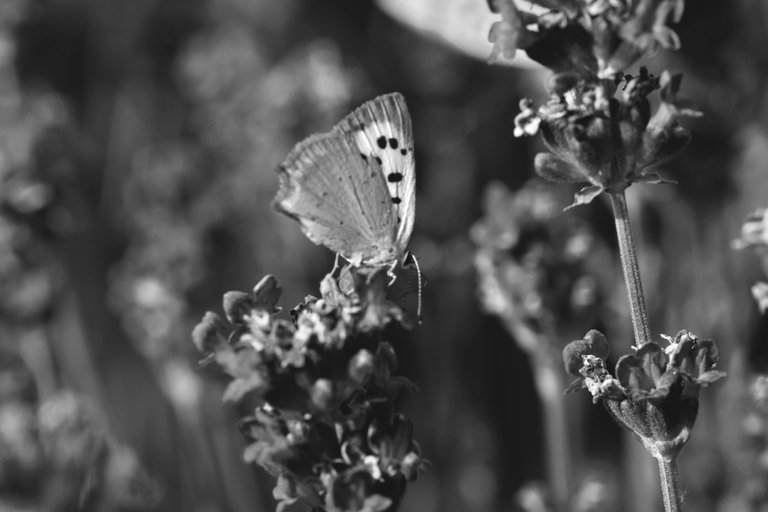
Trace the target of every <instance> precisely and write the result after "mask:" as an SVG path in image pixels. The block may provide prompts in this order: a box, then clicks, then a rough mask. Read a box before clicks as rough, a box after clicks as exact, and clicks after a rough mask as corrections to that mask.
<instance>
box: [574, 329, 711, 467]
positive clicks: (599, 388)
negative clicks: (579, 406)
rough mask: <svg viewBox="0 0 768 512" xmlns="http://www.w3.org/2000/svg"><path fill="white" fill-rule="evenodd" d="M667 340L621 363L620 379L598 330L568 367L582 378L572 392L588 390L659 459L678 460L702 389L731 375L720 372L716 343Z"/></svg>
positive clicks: (683, 336) (579, 345) (686, 337)
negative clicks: (610, 367)
mask: <svg viewBox="0 0 768 512" xmlns="http://www.w3.org/2000/svg"><path fill="white" fill-rule="evenodd" d="M665 339H666V340H667V341H668V342H669V345H668V346H667V347H661V346H660V345H659V344H658V343H655V342H650V343H646V344H645V345H643V346H641V347H637V348H635V349H634V353H632V354H626V355H623V356H622V357H620V358H619V360H618V361H617V362H616V369H615V371H614V374H615V376H613V375H611V374H610V373H609V372H608V370H607V369H606V366H605V365H606V358H607V357H608V353H609V349H610V346H609V343H608V340H607V339H606V337H605V336H604V335H603V334H602V333H601V332H599V331H596V330H591V331H589V332H588V333H587V334H586V335H585V336H584V338H583V339H581V340H576V341H573V342H571V343H569V344H568V345H567V346H566V347H565V349H564V350H563V362H564V363H565V369H566V371H567V372H568V373H569V374H571V375H574V376H576V377H577V379H576V380H575V381H574V382H573V383H572V384H571V386H570V387H569V389H568V391H574V390H576V389H579V388H586V389H587V390H588V391H589V392H590V393H591V394H592V397H593V401H594V402H598V401H602V402H603V404H604V405H605V407H606V409H608V411H609V412H610V413H611V415H612V416H613V417H614V418H615V419H616V420H617V421H618V422H619V423H620V424H621V425H623V426H625V427H626V428H628V429H629V430H630V431H632V432H633V433H634V434H635V435H636V436H637V437H638V438H639V439H640V440H641V441H642V443H643V445H644V446H645V447H646V449H647V450H648V451H649V452H650V453H651V454H652V455H653V456H654V457H656V458H657V459H663V460H673V459H674V458H675V457H676V456H677V454H678V453H679V452H680V450H682V448H683V446H685V443H687V442H688V438H689V436H690V433H691V429H692V428H693V424H694V421H695V420H696V414H697V412H698V406H699V401H698V393H699V389H700V388H701V387H705V386H708V385H709V384H711V383H713V382H715V381H716V380H718V379H720V378H722V377H724V376H725V374H724V373H723V372H720V371H718V370H715V367H716V365H717V362H718V359H719V353H718V350H717V346H716V345H715V342H714V341H712V340H700V339H699V338H698V337H696V335H694V334H692V333H690V332H688V331H686V330H682V331H680V332H678V333H677V334H676V335H675V336H674V337H670V336H665Z"/></svg>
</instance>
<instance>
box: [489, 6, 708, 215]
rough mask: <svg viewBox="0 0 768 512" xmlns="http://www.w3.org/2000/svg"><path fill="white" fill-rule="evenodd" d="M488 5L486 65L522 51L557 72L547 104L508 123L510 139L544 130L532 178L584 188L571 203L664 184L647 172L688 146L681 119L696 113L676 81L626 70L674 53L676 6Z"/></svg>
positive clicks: (526, 105)
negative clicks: (657, 100)
mask: <svg viewBox="0 0 768 512" xmlns="http://www.w3.org/2000/svg"><path fill="white" fill-rule="evenodd" d="M490 3H491V8H492V10H494V11H495V12H500V13H501V15H502V21H500V22H497V23H495V24H494V26H493V27H492V29H491V34H490V38H491V40H492V41H493V42H494V43H495V46H494V53H493V55H492V58H498V57H499V56H502V55H503V56H513V55H514V53H515V51H516V50H517V49H518V48H519V49H524V50H525V51H526V52H527V53H528V55H529V56H530V57H531V58H533V59H534V60H537V61H539V62H541V63H542V64H543V65H545V66H546V67H548V68H549V69H551V70H552V71H553V72H554V76H553V77H552V80H551V91H550V94H551V97H550V99H549V101H547V102H546V103H545V104H544V105H541V106H539V107H536V106H534V104H533V102H532V101H531V100H529V99H524V100H523V101H522V102H521V103H520V109H521V113H520V114H519V115H518V116H517V118H516V119H515V135H516V136H522V135H533V134H535V133H536V132H537V131H541V133H542V136H543V138H544V142H545V144H546V146H547V149H549V153H541V154H539V155H537V156H536V161H535V166H536V172H537V173H538V174H539V175H541V176H542V177H544V178H546V179H548V180H551V181H556V182H568V183H584V182H586V183H588V185H587V186H586V187H584V188H582V189H581V190H580V191H579V192H578V193H577V194H576V201H575V203H574V204H576V205H578V204H586V203H589V202H590V201H592V200H593V199H594V198H595V197H597V196H598V195H600V194H601V193H602V192H603V191H619V190H623V189H625V188H626V187H628V186H629V185H631V184H632V183H636V182H645V183H660V182H663V181H664V180H663V179H662V178H660V177H659V175H658V174H656V173H655V172H653V171H652V170H650V168H651V167H652V166H654V165H656V164H658V163H660V162H662V161H664V160H667V159H668V158H671V157H672V156H674V155H675V154H677V153H678V152H679V151H680V150H681V149H682V148H683V147H684V146H685V145H686V144H687V143H688V140H689V138H690V136H689V133H688V131H687V130H686V129H685V128H683V127H682V126H680V124H679V122H678V119H679V118H680V117H683V116H699V115H700V113H699V112H698V111H697V110H696V108H695V107H694V106H693V105H692V104H691V103H690V102H689V101H686V100H682V99H679V98H677V93H678V91H679V89H680V83H681V81H682V75H671V74H670V73H668V72H666V71H665V72H664V73H662V74H661V76H660V77H656V76H654V75H651V74H649V73H648V71H647V70H646V69H645V68H640V70H639V72H638V73H637V74H636V75H629V74H627V75H625V74H623V70H626V69H629V68H630V67H631V66H633V65H635V64H636V63H637V61H638V60H639V59H640V58H641V57H643V56H646V55H648V54H650V53H652V52H654V51H655V50H656V49H657V48H659V47H663V48H670V49H677V48H678V46H679V41H678V38H677V36H676V35H675V33H674V32H673V31H672V30H671V29H670V28H669V27H667V25H666V23H667V21H675V22H676V21H678V20H679V18H680V16H681V14H682V9H683V1H682V0H643V1H640V2H626V1H621V0H617V1H607V0H563V1H534V2H530V3H529V4H530V5H529V6H528V7H527V8H525V9H524V8H522V7H518V6H517V4H516V3H515V2H514V0H493V1H491V2H490ZM656 90H660V94H661V105H660V106H659V108H658V110H657V111H656V112H655V113H654V114H653V115H651V106H650V102H649V100H648V96H649V94H651V93H652V92H653V91H656Z"/></svg>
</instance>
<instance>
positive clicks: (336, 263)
mask: <svg viewBox="0 0 768 512" xmlns="http://www.w3.org/2000/svg"><path fill="white" fill-rule="evenodd" d="M340 271H341V255H340V254H339V253H336V258H334V260H333V268H332V269H331V275H332V276H334V277H338V276H339V273H340Z"/></svg>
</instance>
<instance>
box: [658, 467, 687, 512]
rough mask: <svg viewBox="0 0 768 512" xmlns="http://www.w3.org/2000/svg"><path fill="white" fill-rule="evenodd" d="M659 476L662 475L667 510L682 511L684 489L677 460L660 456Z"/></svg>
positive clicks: (662, 488) (669, 511)
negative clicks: (681, 485) (681, 486)
mask: <svg viewBox="0 0 768 512" xmlns="http://www.w3.org/2000/svg"><path fill="white" fill-rule="evenodd" d="M658 460H659V476H660V477H661V495H662V496H663V498H664V511H665V512H682V510H683V491H682V489H681V488H680V476H679V474H678V471H677V460H675V459H672V460H664V459H662V458H659V459H658Z"/></svg>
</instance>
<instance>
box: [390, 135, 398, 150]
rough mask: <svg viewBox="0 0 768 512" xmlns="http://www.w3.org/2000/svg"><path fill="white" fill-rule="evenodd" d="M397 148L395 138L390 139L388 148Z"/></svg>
mask: <svg viewBox="0 0 768 512" xmlns="http://www.w3.org/2000/svg"><path fill="white" fill-rule="evenodd" d="M397 146H398V143H397V139H396V138H394V137H392V138H391V139H389V147H391V148H392V149H397Z"/></svg>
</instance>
